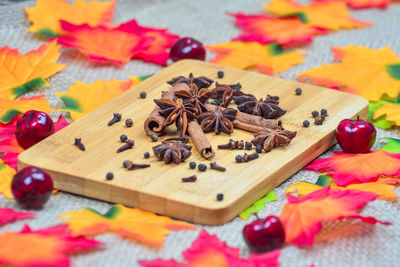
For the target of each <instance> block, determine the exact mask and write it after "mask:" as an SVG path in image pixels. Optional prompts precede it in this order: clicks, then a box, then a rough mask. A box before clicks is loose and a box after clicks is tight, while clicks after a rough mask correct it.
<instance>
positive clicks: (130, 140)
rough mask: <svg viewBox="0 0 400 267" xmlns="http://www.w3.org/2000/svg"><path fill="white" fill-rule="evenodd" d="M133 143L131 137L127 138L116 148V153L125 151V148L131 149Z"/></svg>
mask: <svg viewBox="0 0 400 267" xmlns="http://www.w3.org/2000/svg"><path fill="white" fill-rule="evenodd" d="M134 145H135V141H133V140H132V139H129V140H127V141H126V143H125V144H124V145H123V146H121V147H120V148H118V150H117V153H120V152H122V151H125V150H127V149H132V148H133V146H134Z"/></svg>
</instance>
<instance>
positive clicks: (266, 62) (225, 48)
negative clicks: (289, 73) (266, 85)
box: [206, 41, 304, 75]
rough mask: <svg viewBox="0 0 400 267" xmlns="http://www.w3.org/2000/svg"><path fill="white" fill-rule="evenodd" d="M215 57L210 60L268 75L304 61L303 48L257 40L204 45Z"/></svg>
mask: <svg viewBox="0 0 400 267" xmlns="http://www.w3.org/2000/svg"><path fill="white" fill-rule="evenodd" d="M206 48H207V49H208V50H210V51H211V52H213V53H216V57H215V58H213V59H211V60H210V62H212V63H216V64H220V65H224V66H228V67H233V68H238V69H257V70H259V71H261V72H263V73H265V74H268V75H275V74H277V73H280V72H283V71H286V70H288V69H289V68H291V67H293V66H295V65H297V64H300V63H302V62H303V61H304V57H303V56H302V54H303V53H304V51H303V50H287V51H283V50H282V48H281V47H280V46H279V45H278V44H275V43H271V44H268V45H263V44H260V43H257V42H237V41H232V42H227V43H218V44H215V45H206Z"/></svg>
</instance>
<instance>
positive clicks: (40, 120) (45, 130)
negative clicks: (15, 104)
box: [15, 110, 54, 149]
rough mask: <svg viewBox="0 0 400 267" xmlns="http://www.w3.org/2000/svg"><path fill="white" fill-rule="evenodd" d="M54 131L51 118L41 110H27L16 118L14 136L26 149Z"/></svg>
mask: <svg viewBox="0 0 400 267" xmlns="http://www.w3.org/2000/svg"><path fill="white" fill-rule="evenodd" d="M53 133H54V123H53V120H52V119H51V118H50V117H49V115H47V114H46V113H44V112H42V111H37V110H29V111H27V112H25V113H24V115H23V116H22V117H21V118H19V119H18V120H17V125H16V128H15V137H16V138H17V141H18V144H19V145H20V146H21V147H22V148H24V149H27V148H29V147H31V146H33V145H34V144H36V143H39V142H40V141H42V140H43V139H45V138H46V137H48V136H50V135H52V134H53Z"/></svg>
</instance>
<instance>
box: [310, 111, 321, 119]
mask: <svg viewBox="0 0 400 267" xmlns="http://www.w3.org/2000/svg"><path fill="white" fill-rule="evenodd" d="M311 116H312V117H313V118H316V117H318V116H319V112H318V111H316V110H314V111H313V112H311Z"/></svg>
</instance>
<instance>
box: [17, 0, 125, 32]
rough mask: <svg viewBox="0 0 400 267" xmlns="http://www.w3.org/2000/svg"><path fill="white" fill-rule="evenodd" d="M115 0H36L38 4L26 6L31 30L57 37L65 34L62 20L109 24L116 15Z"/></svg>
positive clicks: (76, 22) (75, 22)
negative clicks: (87, 0)
mask: <svg viewBox="0 0 400 267" xmlns="http://www.w3.org/2000/svg"><path fill="white" fill-rule="evenodd" d="M116 4H117V3H116V2H115V1H108V2H107V1H104V2H99V1H97V0H93V1H91V2H86V1H85V0H76V1H75V2H73V3H68V2H67V0H36V6H34V7H27V8H25V12H26V14H27V15H28V19H29V20H30V21H31V22H32V24H33V25H32V26H31V27H29V28H28V30H29V31H31V32H37V33H40V34H42V35H44V36H46V37H56V36H58V35H61V34H63V31H62V29H61V25H60V20H65V21H68V22H70V23H74V24H84V23H88V24H89V25H90V26H97V25H107V24H110V23H111V20H112V18H113V17H114V13H113V11H114V7H115V5H116Z"/></svg>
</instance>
